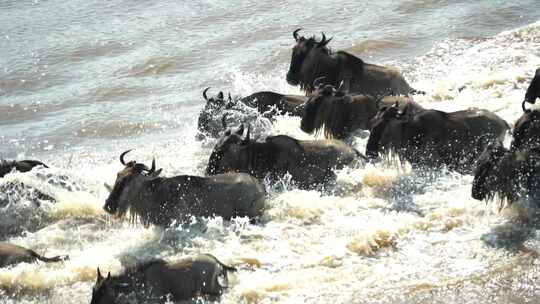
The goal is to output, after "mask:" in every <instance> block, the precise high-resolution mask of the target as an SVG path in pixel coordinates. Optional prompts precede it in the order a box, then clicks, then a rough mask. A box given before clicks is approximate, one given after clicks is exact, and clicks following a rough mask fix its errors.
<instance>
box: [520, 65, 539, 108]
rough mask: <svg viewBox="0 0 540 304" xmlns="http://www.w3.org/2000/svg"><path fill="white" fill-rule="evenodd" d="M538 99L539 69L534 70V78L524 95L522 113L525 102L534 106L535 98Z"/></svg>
mask: <svg viewBox="0 0 540 304" xmlns="http://www.w3.org/2000/svg"><path fill="white" fill-rule="evenodd" d="M538 97H540V68H538V69H536V72H535V74H534V78H533V79H532V81H531V84H530V85H529V87H528V88H527V92H526V93H525V99H524V100H523V111H525V102H528V103H532V104H534V103H535V102H536V98H538Z"/></svg>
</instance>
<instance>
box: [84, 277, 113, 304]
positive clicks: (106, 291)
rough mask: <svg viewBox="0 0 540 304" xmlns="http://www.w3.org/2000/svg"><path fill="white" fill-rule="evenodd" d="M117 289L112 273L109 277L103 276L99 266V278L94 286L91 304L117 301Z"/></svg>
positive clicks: (107, 303)
mask: <svg viewBox="0 0 540 304" xmlns="http://www.w3.org/2000/svg"><path fill="white" fill-rule="evenodd" d="M115 300H116V297H115V290H114V287H113V280H112V278H111V273H110V272H109V274H108V275H107V277H106V278H105V277H103V276H102V275H101V272H100V271H99V268H98V269H97V279H96V283H95V284H94V287H93V288H92V300H91V302H90V304H110V303H115V302H116V301H115Z"/></svg>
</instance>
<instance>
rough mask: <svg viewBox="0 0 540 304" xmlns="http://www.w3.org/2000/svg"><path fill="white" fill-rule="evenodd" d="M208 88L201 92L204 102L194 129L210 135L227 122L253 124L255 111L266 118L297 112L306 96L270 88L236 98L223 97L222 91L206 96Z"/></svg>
mask: <svg viewBox="0 0 540 304" xmlns="http://www.w3.org/2000/svg"><path fill="white" fill-rule="evenodd" d="M208 89H209V88H206V89H205V90H204V92H203V97H204V99H205V100H206V105H205V107H204V109H203V110H202V111H201V113H200V114H199V120H198V130H199V132H200V133H201V134H205V135H208V136H211V137H214V138H216V137H219V136H220V135H221V134H222V133H223V132H224V131H225V130H226V129H227V127H228V126H231V125H233V124H234V125H239V124H240V123H250V124H252V125H254V124H255V122H256V120H257V118H259V117H258V116H259V115H260V116H261V117H262V118H266V119H270V120H271V119H273V118H274V117H275V115H286V114H287V115H292V116H301V115H302V111H303V105H304V103H305V102H306V100H307V97H305V96H300V95H285V94H280V93H275V92H270V91H262V92H256V93H253V94H251V95H249V96H246V97H243V98H236V99H233V98H232V97H231V95H230V94H229V95H228V97H227V99H225V95H224V94H223V92H219V93H218V94H217V95H216V96H214V97H208V96H207V95H206V93H207V91H208ZM231 120H232V122H230V121H231Z"/></svg>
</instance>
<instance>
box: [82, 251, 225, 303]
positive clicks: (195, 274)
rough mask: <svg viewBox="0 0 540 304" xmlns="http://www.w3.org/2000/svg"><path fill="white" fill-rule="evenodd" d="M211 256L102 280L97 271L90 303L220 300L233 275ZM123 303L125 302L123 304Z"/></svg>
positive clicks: (150, 263)
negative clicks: (128, 298)
mask: <svg viewBox="0 0 540 304" xmlns="http://www.w3.org/2000/svg"><path fill="white" fill-rule="evenodd" d="M234 271H236V269H235V268H234V267H230V266H227V265H225V264H223V263H222V262H220V261H219V260H218V259H217V258H215V257H214V256H212V255H210V254H201V255H198V256H196V257H190V258H184V259H181V260H179V261H176V262H170V263H168V262H165V261H163V260H154V261H148V262H145V263H141V264H139V265H137V266H135V267H129V268H127V269H125V270H124V271H123V272H121V273H119V274H117V275H111V273H110V272H109V274H108V275H107V277H103V276H102V275H101V272H100V270H99V268H98V270H97V279H96V283H95V285H94V288H93V290H92V300H91V302H90V303H91V304H116V303H120V302H119V300H120V299H122V298H127V297H129V296H130V295H133V296H134V299H135V300H136V303H147V302H148V301H152V302H151V303H169V302H168V301H169V300H172V301H174V302H178V301H183V300H191V299H194V298H197V297H204V298H207V299H209V300H211V301H215V300H218V299H219V297H220V296H221V295H222V293H223V291H224V289H225V288H227V287H228V286H222V285H221V284H220V282H219V281H220V280H219V279H220V278H223V281H225V282H228V277H227V273H228V272H234ZM122 303H123V302H122Z"/></svg>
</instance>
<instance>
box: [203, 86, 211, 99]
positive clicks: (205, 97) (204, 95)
mask: <svg viewBox="0 0 540 304" xmlns="http://www.w3.org/2000/svg"><path fill="white" fill-rule="evenodd" d="M208 90H210V87H207V88H206V89H204V91H203V93H202V96H203V97H204V100H208V96H206V92H208Z"/></svg>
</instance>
